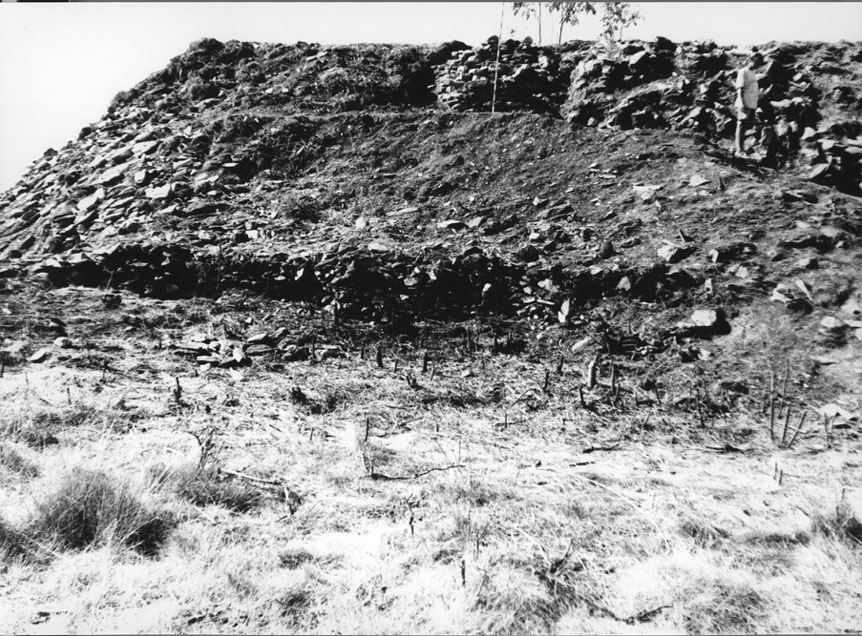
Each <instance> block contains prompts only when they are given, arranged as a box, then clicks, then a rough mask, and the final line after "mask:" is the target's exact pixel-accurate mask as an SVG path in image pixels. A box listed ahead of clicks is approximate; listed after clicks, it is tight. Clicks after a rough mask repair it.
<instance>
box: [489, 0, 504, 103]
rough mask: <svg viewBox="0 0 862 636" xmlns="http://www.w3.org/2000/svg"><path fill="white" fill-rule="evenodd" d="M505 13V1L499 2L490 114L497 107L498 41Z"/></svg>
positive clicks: (501, 32) (500, 38)
mask: <svg viewBox="0 0 862 636" xmlns="http://www.w3.org/2000/svg"><path fill="white" fill-rule="evenodd" d="M505 13H506V3H505V2H501V3H500V36H499V37H498V38H497V59H496V61H495V62H494V90H493V95H492V96H491V114H492V115H493V114H494V113H495V112H496V109H497V76H498V74H499V71H500V41H501V40H502V39H503V16H504V15H505Z"/></svg>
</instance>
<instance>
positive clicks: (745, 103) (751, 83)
mask: <svg viewBox="0 0 862 636" xmlns="http://www.w3.org/2000/svg"><path fill="white" fill-rule="evenodd" d="M762 63H763V57H762V56H761V55H760V53H758V52H757V50H756V49H755V50H754V51H753V52H752V53H751V54H750V55H749V56H748V58H746V61H745V65H744V66H743V67H742V68H741V69H739V72H738V73H737V74H736V144H735V150H736V154H737V155H741V156H745V149H744V147H743V146H744V142H745V132H746V130H747V129H748V127H749V125H751V124H754V121H755V112H756V111H757V99H758V97H759V96H760V95H759V90H758V87H757V76H756V75H755V74H754V71H753V69H754V68H755V67H756V66H759V65H760V64H762Z"/></svg>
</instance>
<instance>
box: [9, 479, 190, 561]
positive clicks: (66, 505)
mask: <svg viewBox="0 0 862 636" xmlns="http://www.w3.org/2000/svg"><path fill="white" fill-rule="evenodd" d="M173 525H174V521H173V519H172V516H171V515H170V514H169V513H168V512H167V511H165V510H161V509H156V508H153V507H150V506H148V505H147V504H145V503H144V502H143V501H142V500H141V498H139V497H138V496H136V494H135V493H134V492H132V490H131V488H130V487H129V486H127V485H125V484H123V483H121V482H120V483H118V482H117V481H116V480H114V479H112V478H111V477H109V476H108V475H107V474H105V473H103V472H100V471H93V470H85V469H81V468H76V469H73V470H72V471H71V472H70V473H69V474H68V475H67V476H66V478H65V479H64V480H63V481H62V485H61V486H60V487H59V488H58V489H57V490H55V491H54V492H52V493H50V494H48V495H47V496H46V497H45V498H44V499H43V500H42V501H40V502H39V503H38V505H37V508H36V513H35V515H34V517H33V518H32V519H31V520H30V522H29V524H28V525H27V526H26V528H25V530H24V533H25V534H26V535H27V536H28V537H31V538H33V539H36V540H38V541H40V542H43V543H52V544H55V545H57V546H59V547H61V548H64V549H69V550H84V549H86V548H90V547H93V546H97V545H101V544H107V543H110V542H114V541H115V542H118V543H120V544H122V545H125V546H127V547H129V548H132V549H134V550H136V551H138V552H140V553H141V554H144V555H146V556H155V555H156V554H157V553H158V550H159V548H160V547H161V545H162V544H163V543H164V541H165V540H166V539H167V536H168V534H169V533H170V530H171V528H172V527H173Z"/></svg>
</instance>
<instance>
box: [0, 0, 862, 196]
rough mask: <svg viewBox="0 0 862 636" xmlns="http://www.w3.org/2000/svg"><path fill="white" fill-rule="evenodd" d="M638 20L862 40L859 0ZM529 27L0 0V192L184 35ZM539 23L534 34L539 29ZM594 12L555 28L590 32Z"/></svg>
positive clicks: (439, 12)
mask: <svg viewBox="0 0 862 636" xmlns="http://www.w3.org/2000/svg"><path fill="white" fill-rule="evenodd" d="M634 6H635V8H636V9H637V10H638V11H640V13H641V14H642V16H643V20H642V21H641V23H640V24H639V25H638V26H636V27H633V28H631V29H629V30H628V31H626V33H625V34H624V37H627V38H628V37H632V38H643V39H651V38H654V37H655V36H656V35H664V36H666V37H669V38H670V39H672V40H674V41H677V42H679V41H682V40H700V39H711V40H715V41H716V42H717V43H718V44H720V45H728V46H729V45H737V46H748V45H752V44H762V43H765V42H768V41H771V40H817V41H828V42H834V41H838V40H842V39H844V40H850V41H860V40H862V3H855V2H837V3H830V2H714V3H713V2H704V3H698V2H691V3H689V2H655V3H635V5H634ZM501 14H502V16H503V32H504V37H509V36H513V37H516V38H522V37H524V36H525V35H531V36H532V37H533V38H534V39H536V37H537V28H536V25H535V23H525V22H524V21H523V20H518V19H516V18H515V17H514V16H513V15H512V12H511V10H510V7H509V6H508V5H506V6H505V7H504V5H503V4H501V3H499V2H476V3H474V2H451V3H444V2H424V3H408V2H379V3H370V2H369V3H362V2H356V3H334V2H333V3H330V2H322V3H300V2H283V3H282V2H266V3H256V2H155V3H149V2H107V3H102V2H92V3H74V2H73V3H68V4H62V3H61V4H51V3H47V4H36V3H26V4H23V3H22V4H17V3H14V2H8V0H6V1H4V2H2V3H0V191H2V190H5V189H6V188H8V187H11V186H12V185H13V184H14V183H15V182H16V181H17V180H18V179H19V178H20V177H21V176H22V174H23V173H24V171H25V170H26V168H27V166H28V165H29V164H30V163H32V162H33V161H34V160H36V159H37V158H39V157H40V156H41V155H42V153H43V152H44V151H45V150H46V149H47V148H49V147H53V148H56V149H59V148H60V147H61V146H63V145H65V143H66V142H67V141H69V140H70V139H72V138H74V137H76V135H77V133H78V131H79V130H80V129H81V128H82V127H83V126H85V125H87V124H89V123H91V122H94V121H97V120H98V119H99V118H100V117H101V116H102V115H103V114H104V113H105V110H106V109H107V106H108V103H109V102H110V101H111V99H112V98H113V96H114V95H115V94H116V93H117V92H119V91H121V90H125V89H128V88H130V87H132V86H134V85H135V84H136V83H137V82H139V81H140V80H142V79H144V78H145V77H146V76H147V75H149V74H150V73H152V72H154V71H157V70H159V69H161V68H163V67H164V66H165V65H166V64H167V62H168V61H169V60H170V59H171V58H172V57H174V56H175V55H178V54H180V53H182V52H183V51H184V50H185V49H186V48H187V47H188V45H189V43H190V42H192V41H194V40H196V39H199V38H202V37H215V38H217V39H220V40H230V39H236V40H250V41H257V42H284V43H293V42H296V41H298V40H304V41H306V42H320V43H322V44H338V43H357V42H381V43H382V42H386V43H396V42H398V43H417V44H418V43H429V42H442V41H445V40H453V39H457V40H462V41H464V42H466V43H468V44H471V45H476V44H479V43H480V42H482V41H484V40H485V39H486V38H487V37H488V36H489V35H491V34H496V33H497V32H498V31H499V28H500V19H501ZM550 30H551V29H550V25H549V24H548V25H546V27H545V30H544V34H545V39H546V40H547V39H548V34H549V32H550ZM597 35H598V24H597V22H596V21H595V20H584V21H583V23H582V24H581V25H579V26H578V27H576V28H574V29H568V30H567V31H566V33H565V35H564V37H565V39H569V38H583V39H588V38H593V37H596V36H597Z"/></svg>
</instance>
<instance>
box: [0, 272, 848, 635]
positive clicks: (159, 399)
mask: <svg viewBox="0 0 862 636" xmlns="http://www.w3.org/2000/svg"><path fill="white" fill-rule="evenodd" d="M30 294H31V295H27V294H25V293H24V292H23V291H22V292H21V294H20V295H21V297H22V298H26V300H27V302H28V304H29V306H30V307H33V308H38V307H42V309H43V311H42V312H36V313H34V314H31V315H29V316H22V317H21V318H22V320H21V322H20V327H21V329H22V330H27V329H29V330H30V331H31V334H32V335H33V337H34V338H38V335H37V332H38V327H39V326H40V325H44V324H45V318H44V316H45V315H47V313H46V312H50V313H55V314H59V313H61V312H63V313H64V315H66V316H67V320H66V321H65V329H66V331H67V332H68V334H69V336H68V338H69V342H64V343H63V344H64V345H66V348H60V347H56V348H54V349H53V351H52V355H51V356H50V357H49V358H47V359H46V360H45V361H44V362H41V363H33V364H29V365H27V366H24V367H19V368H16V369H14V370H13V369H9V368H7V369H5V372H4V376H3V378H2V383H0V390H2V413H0V416H2V419H0V421H2V425H3V427H4V436H3V442H2V446H0V480H2V484H3V488H2V499H0V520H2V521H0V523H2V525H0V532H2V535H0V541H2V543H0V545H2V550H3V566H2V567H3V577H2V583H0V586H2V587H0V590H2V592H0V602H2V605H0V616H3V617H4V618H3V623H4V631H9V632H15V633H58V632H76V633H77V632H85V633H86V632H149V633H154V632H191V633H195V632H201V633H214V632H219V633H222V632H225V633H231V632H232V633H236V632H255V633H269V632H279V633H285V632H289V633H404V632H421V633H465V632H467V633H511V632H539V633H594V632H601V633H704V632H708V633H721V632H730V633H739V632H789V631H812V632H833V633H838V632H852V631H857V630H859V629H860V628H862V609H860V608H862V591H860V590H862V551H860V544H859V542H860V539H862V528H860V526H859V522H858V519H859V505H860V503H862V502H860V501H858V500H854V497H856V498H858V497H860V495H862V493H860V491H859V489H858V485H859V483H860V482H859V474H860V459H859V457H860V455H859V445H860V440H859V435H858V431H857V427H855V426H852V427H851V426H850V425H849V424H845V425H844V426H843V427H842V426H840V425H839V426H834V422H833V426H834V430H832V431H831V434H830V436H829V439H828V443H827V438H826V432H825V430H824V429H823V428H822V426H820V425H819V424H818V423H816V422H815V423H813V425H811V426H810V427H805V428H804V429H803V431H802V432H801V433H800V434H799V436H798V438H797V439H795V440H794V442H793V444H792V445H790V447H789V448H781V444H780V440H777V441H772V440H770V436H769V420H768V417H765V416H764V414H763V413H762V412H761V409H760V407H759V406H758V407H757V408H755V406H752V407H751V408H749V409H740V410H736V411H734V412H733V413H732V414H731V415H729V416H725V415H721V414H709V415H707V416H704V415H703V413H701V415H698V413H697V409H696V408H688V409H686V407H684V406H682V407H680V408H677V409H671V408H667V407H666V406H661V405H660V404H659V402H658V401H657V400H662V403H663V404H665V405H666V404H667V402H669V401H672V400H673V399H674V398H675V397H678V396H675V395H674V388H673V387H670V388H666V389H660V390H657V391H656V392H655V393H653V394H652V396H651V397H652V399H650V398H649V396H648V395H647V392H646V391H644V390H638V388H637V386H635V385H632V384H630V383H629V381H628V380H627V378H626V376H625V374H624V373H620V374H619V379H618V380H617V381H616V382H618V383H619V391H618V392H615V393H611V389H610V387H609V386H607V385H608V381H609V378H608V377H607V376H606V375H603V374H601V373H600V375H599V384H598V385H597V386H596V387H594V388H593V389H588V390H585V391H584V390H583V389H582V395H583V400H584V401H583V405H582V403H581V395H580V394H579V391H578V387H579V386H583V377H582V376H583V369H582V367H580V366H579V364H580V363H578V364H575V363H574V362H571V363H566V362H564V364H563V365H562V368H560V365H559V361H558V360H555V363H554V364H548V363H547V362H543V361H541V360H535V359H532V360H531V357H530V356H528V355H520V356H516V355H509V354H505V353H496V354H495V353H493V351H492V350H490V347H488V346H486V344H485V343H483V340H482V339H481V338H478V339H477V342H476V343H475V344H474V345H469V346H468V347H467V348H466V349H465V348H464V346H463V339H461V338H456V337H449V338H446V337H442V336H441V337H439V338H438V339H436V340H434V341H433V343H434V344H433V347H432V346H430V345H429V348H428V349H424V350H418V349H416V348H415V347H414V346H413V344H411V343H398V342H396V341H392V342H391V343H389V344H388V345H384V346H382V347H381V355H380V363H382V366H379V365H378V359H377V358H378V357H377V353H376V351H377V350H376V348H370V347H369V348H367V350H363V347H361V346H351V345H350V344H349V343H347V342H344V343H341V344H340V346H337V345H330V347H329V348H326V349H323V348H321V349H320V350H317V351H315V352H314V356H313V357H312V358H310V359H309V360H307V361H300V362H292V363H289V364H283V363H277V362H269V361H265V360H258V361H256V362H255V363H254V364H253V365H251V366H245V367H237V368H234V369H218V368H214V369H206V368H199V367H196V366H195V365H189V364H188V362H186V361H185V360H184V359H182V358H181V357H179V356H177V355H176V354H175V353H173V351H172V345H173V344H174V343H177V342H180V341H183V340H187V339H189V338H192V337H194V335H195V334H211V335H216V336H217V335H218V334H219V333H220V332H223V331H224V330H225V329H226V328H228V329H232V330H238V329H243V330H245V331H246V332H248V333H252V332H256V331H266V330H267V329H268V328H270V327H271V326H272V325H274V324H277V323H278V322H279V321H280V320H281V321H284V320H303V317H305V318H304V320H305V321H306V325H307V326H308V329H309V330H310V331H313V330H314V329H315V328H316V327H320V328H323V327H324V326H325V325H323V324H322V323H321V321H325V320H326V319H325V318H321V317H320V316H319V315H317V316H315V317H312V316H311V315H310V314H309V313H308V311H307V308H306V307H303V306H300V305H295V306H293V305H290V304H283V303H282V304H275V303H271V302H269V303H267V302H266V301H260V300H258V301H255V299H253V298H247V299H245V300H241V301H237V302H236V306H234V307H231V311H230V312H225V313H222V314H219V313H218V312H219V311H221V310H220V309H218V308H216V306H215V305H214V303H213V301H207V300H197V301H153V300H149V299H141V298H138V297H136V296H133V295H125V294H124V295H123V296H122V304H121V305H120V307H119V308H116V309H112V310H106V309H105V308H104V304H103V301H102V295H103V292H100V291H99V290H93V289H85V288H74V287H73V288H65V289H61V290H54V291H47V292H46V291H37V290H30ZM5 306H6V307H9V305H8V304H7V305H5ZM243 307H245V309H243ZM222 309H223V308H222ZM291 312H292V314H291ZM40 313H41V314H42V316H40V315H39V314H40ZM72 316H74V317H72ZM121 316H126V317H127V316H136V317H137V318H138V320H137V321H130V320H129V319H128V318H121ZM228 321H229V322H228ZM132 322H134V323H135V324H136V325H137V326H131V325H130V324H127V323H132ZM431 342H432V340H430V339H429V343H431ZM34 346H35V345H34ZM426 350H427V351H429V355H428V356H427V357H426V356H425V351H426ZM569 359H570V360H576V359H577V358H576V357H574V356H570V358H569ZM423 363H424V366H425V370H424V371H423ZM681 385H682V383H681ZM614 396H615V397H614ZM685 397H687V396H685ZM636 400H638V401H639V402H641V403H640V404H637V405H636V404H635V401H636ZM754 402H755V401H754V400H753V401H752V403H753V404H754ZM838 421H839V422H840V419H839V420H838ZM783 422H784V419H783V418H782V417H781V414H780V413H779V415H778V417H777V418H776V426H777V428H778V430H779V431H780V430H781V429H782V427H783ZM796 424H797V419H796V417H795V416H794V417H792V418H791V421H790V425H789V427H788V428H789V432H788V434H787V435H786V441H789V439H790V438H791V437H792V434H793V433H792V431H793V430H794V429H795V426H796ZM779 436H780V435H777V437H779ZM786 441H785V446H786V445H787V444H786ZM854 486H855V490H854Z"/></svg>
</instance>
